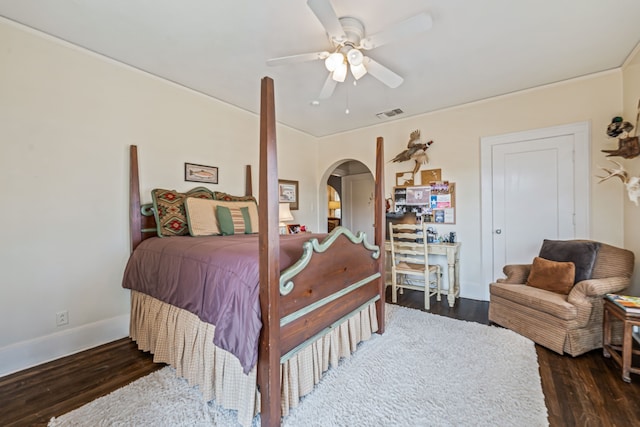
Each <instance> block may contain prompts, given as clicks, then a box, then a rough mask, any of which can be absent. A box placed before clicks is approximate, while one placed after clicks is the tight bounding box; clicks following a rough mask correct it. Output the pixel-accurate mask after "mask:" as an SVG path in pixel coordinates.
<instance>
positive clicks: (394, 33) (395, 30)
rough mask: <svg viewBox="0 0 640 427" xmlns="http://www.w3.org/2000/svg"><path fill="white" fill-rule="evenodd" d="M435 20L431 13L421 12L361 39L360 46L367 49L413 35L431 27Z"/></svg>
mask: <svg viewBox="0 0 640 427" xmlns="http://www.w3.org/2000/svg"><path fill="white" fill-rule="evenodd" d="M432 25H433V20H432V19H431V15H429V14H427V13H420V14H418V15H416V16H413V17H411V18H409V19H407V20H404V21H402V22H400V23H398V24H396V25H394V26H392V27H390V28H388V29H386V30H383V31H380V32H379V33H376V34H373V35H371V36H369V37H366V38H364V39H362V40H361V41H360V47H361V48H362V49H365V50H369V49H373V48H376V47H378V46H382V45H385V44H387V43H391V42H394V41H396V40H400V39H403V38H406V37H409V36H413V35H416V34H419V33H422V32H425V31H427V30H429V29H431V27H432Z"/></svg>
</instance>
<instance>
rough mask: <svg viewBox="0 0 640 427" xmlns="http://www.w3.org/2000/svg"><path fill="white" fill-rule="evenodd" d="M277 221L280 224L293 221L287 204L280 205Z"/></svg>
mask: <svg viewBox="0 0 640 427" xmlns="http://www.w3.org/2000/svg"><path fill="white" fill-rule="evenodd" d="M278 219H279V220H280V222H284V221H293V215H291V210H290V209H289V203H280V208H279V212H278Z"/></svg>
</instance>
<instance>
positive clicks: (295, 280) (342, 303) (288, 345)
mask: <svg viewBox="0 0 640 427" xmlns="http://www.w3.org/2000/svg"><path fill="white" fill-rule="evenodd" d="M379 256H380V248H379V247H378V246H375V245H371V244H370V243H369V242H368V241H367V240H366V236H365V234H364V233H358V235H354V234H353V233H352V232H351V231H349V230H348V229H346V228H344V227H339V228H336V229H334V230H333V231H332V232H331V234H330V235H329V236H327V238H326V239H325V240H324V241H323V242H322V243H319V242H318V240H317V239H311V240H310V241H308V242H306V243H305V244H304V253H303V255H302V257H301V258H300V260H299V261H298V262H296V263H295V264H294V265H293V266H291V267H290V268H288V269H287V270H285V271H284V272H283V273H282V275H281V279H280V285H281V288H280V290H281V293H282V297H281V300H280V327H281V330H280V340H281V342H280V356H281V360H286V359H287V358H288V357H290V356H291V355H292V354H295V352H296V351H297V349H300V348H303V347H304V346H305V345H306V344H307V343H309V342H311V341H313V340H315V339H317V338H319V337H321V336H322V335H323V334H326V333H327V332H329V331H331V329H332V328H333V327H335V325H336V324H339V323H340V322H341V321H343V320H344V319H345V318H347V317H349V316H350V315H352V314H353V313H355V312H357V311H359V310H362V308H363V307H364V306H366V305H368V304H371V303H373V302H375V301H377V300H378V299H380V293H379V290H378V281H379V280H380V278H381V274H380V272H379V271H378V268H377V259H378V258H379Z"/></svg>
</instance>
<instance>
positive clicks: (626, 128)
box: [607, 116, 633, 138]
mask: <svg viewBox="0 0 640 427" xmlns="http://www.w3.org/2000/svg"><path fill="white" fill-rule="evenodd" d="M632 130H633V125H632V124H631V123H629V122H626V121H624V120H623V119H622V117H620V116H616V117H614V118H613V119H611V123H609V126H607V135H609V136H610V137H611V138H616V137H618V135H620V134H622V133H623V132H627V134H628V133H629V132H631V131H632Z"/></svg>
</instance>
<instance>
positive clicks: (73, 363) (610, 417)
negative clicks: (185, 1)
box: [0, 290, 640, 427]
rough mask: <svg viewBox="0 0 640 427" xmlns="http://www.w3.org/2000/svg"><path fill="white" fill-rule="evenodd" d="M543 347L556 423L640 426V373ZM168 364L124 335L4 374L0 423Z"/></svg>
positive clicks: (409, 303)
mask: <svg viewBox="0 0 640 427" xmlns="http://www.w3.org/2000/svg"><path fill="white" fill-rule="evenodd" d="M387 301H390V295H389V292H388V293H387ZM398 303H399V304H400V305H403V306H406V307H411V308H416V309H421V308H422V304H423V294H422V293H421V292H417V291H410V290H405V292H404V294H403V295H399V298H398ZM488 309H489V303H488V302H484V301H474V300H469V299H464V298H460V299H458V300H457V301H456V305H455V307H453V308H450V307H449V306H448V305H447V302H446V300H444V301H441V302H436V301H435V297H434V298H432V300H431V312H432V313H434V314H438V315H441V316H447V317H452V318H454V319H460V320H468V321H473V322H478V323H482V324H489V320H488V317H487V315H488ZM536 350H537V353H538V362H539V365H540V376H541V380H542V389H543V391H544V395H545V401H546V404H547V410H548V413H549V424H550V425H551V426H621V427H622V426H633V425H640V375H634V374H632V375H631V376H632V381H633V383H631V384H627V383H625V382H623V381H622V379H621V371H620V369H619V368H618V367H617V366H616V365H615V364H614V362H613V361H612V360H610V359H605V358H604V357H603V356H602V351H601V350H594V351H592V352H589V353H587V354H585V355H582V356H579V357H576V358H573V357H570V356H560V355H558V354H556V353H553V352H551V351H549V350H547V349H545V348H543V347H540V346H536ZM163 366H164V365H161V364H156V363H153V360H152V357H151V356H150V355H149V354H148V353H143V352H141V351H138V350H137V348H136V346H135V344H134V343H132V342H131V341H130V340H129V339H121V340H118V341H114V342H112V343H109V344H105V345H102V346H100V347H96V348H94V349H91V350H87V351H84V352H81V353H78V354H75V355H72V356H69V357H65V358H62V359H58V360H55V361H53V362H50V363H46V364H43V365H40V366H36V367H34V368H31V369H27V370H24V371H22V372H18V373H15V374H12V375H8V376H5V377H2V378H0V426H46V425H47V422H48V421H49V419H50V418H51V417H53V416H59V415H62V414H64V413H66V412H69V411H71V410H73V409H75V408H77V407H80V406H82V405H84V404H85V403H88V402H90V401H92V400H94V399H96V398H98V397H100V396H103V395H105V394H108V393H110V392H111V391H113V390H116V389H118V388H120V387H122V386H124V385H126V384H128V383H129V382H131V381H134V380H136V379H138V378H140V377H142V376H145V375H147V374H149V373H151V372H153V371H155V370H157V369H160V368H161V367H163ZM442 386H443V387H444V388H446V384H443V385H442Z"/></svg>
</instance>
